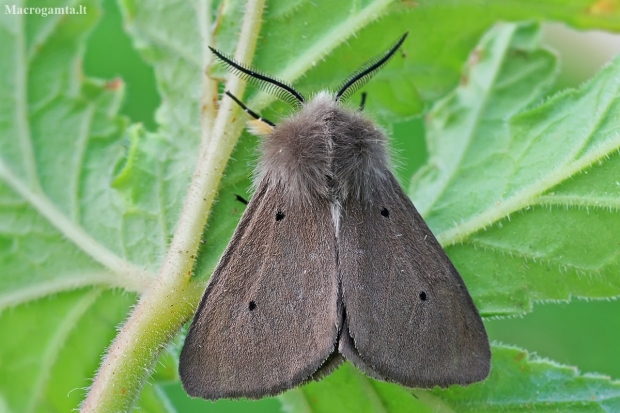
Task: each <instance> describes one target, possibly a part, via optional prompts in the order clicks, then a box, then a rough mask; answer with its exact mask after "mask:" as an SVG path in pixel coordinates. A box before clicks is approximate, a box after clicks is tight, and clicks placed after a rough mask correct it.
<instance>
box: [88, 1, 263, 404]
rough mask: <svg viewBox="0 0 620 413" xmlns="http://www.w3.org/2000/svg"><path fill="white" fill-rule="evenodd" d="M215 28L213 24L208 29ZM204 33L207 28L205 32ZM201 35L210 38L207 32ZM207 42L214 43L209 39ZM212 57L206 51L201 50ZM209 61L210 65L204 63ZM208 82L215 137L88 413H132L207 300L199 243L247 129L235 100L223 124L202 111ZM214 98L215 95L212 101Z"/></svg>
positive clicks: (257, 12)
mask: <svg viewBox="0 0 620 413" xmlns="http://www.w3.org/2000/svg"><path fill="white" fill-rule="evenodd" d="M264 3H265V0H249V1H248V3H247V5H246V11H245V16H244V20H243V25H242V28H241V35H240V38H239V42H238V44H237V50H236V52H235V59H236V60H237V61H241V62H248V61H251V60H252V57H253V55H254V49H255V46H256V39H257V38H258V33H259V30H260V24H261V20H262V14H263V8H264ZM210 11H211V6H210V4H208V0H205V4H204V5H201V6H199V7H198V12H199V13H204V14H205V15H203V16H200V17H199V21H200V24H208V23H209V20H210V17H209V14H208V13H210ZM207 27H209V28H210V24H209V25H208V26H207ZM203 29H204V28H203ZM202 33H206V30H203V31H202ZM202 41H204V42H208V41H210V35H207V36H203V39H202ZM203 50H205V52H206V50H207V49H206V47H205V48H203ZM204 61H210V60H208V58H206V57H203V62H204ZM212 86H213V85H212V84H210V83H209V81H208V80H207V81H204V80H203V85H202V91H203V93H204V94H205V96H203V97H202V99H201V102H202V103H203V107H202V108H201V115H202V116H203V118H202V120H201V127H202V128H206V127H210V126H211V125H213V129H212V130H211V133H209V132H208V131H204V130H203V131H202V133H201V144H200V150H199V155H198V160H197V165H196V170H195V171H194V175H193V178H192V182H191V184H190V187H189V190H188V193H187V197H186V199H185V203H184V206H183V210H182V212H181V216H180V218H179V222H178V224H177V229H176V231H175V234H174V238H173V239H172V243H171V245H170V248H169V249H168V253H167V255H166V258H165V260H164V263H163V265H162V268H161V270H160V273H159V275H158V277H157V279H155V280H154V281H153V283H152V284H151V285H150V286H149V288H148V289H147V291H146V292H145V293H144V294H143V295H142V297H140V300H139V302H138V304H137V305H136V307H135V309H134V311H133V312H132V314H131V315H130V316H129V318H128V320H127V321H126V323H125V325H124V326H123V327H122V329H121V331H120V332H119V334H118V335H117V336H116V338H115V340H114V342H113V343H112V345H111V347H110V349H109V351H108V353H107V354H106V356H105V358H104V360H103V362H102V364H101V367H100V369H99V372H98V373H97V376H96V377H95V381H94V383H93V386H92V387H91V389H90V391H89V393H88V395H87V397H86V400H85V401H84V403H83V404H82V407H81V411H82V412H129V411H131V410H132V407H133V405H134V404H135V402H136V400H137V399H138V396H139V394H140V390H141V389H142V385H143V383H144V382H145V381H146V380H147V379H148V376H149V374H150V372H151V371H152V369H153V366H154V365H155V362H156V361H157V358H158V356H159V354H160V352H161V350H162V349H163V348H164V347H165V346H166V345H167V344H168V342H169V341H170V340H171V339H172V338H173V337H174V335H175V334H176V333H177V331H178V330H179V328H180V327H181V326H182V325H183V323H185V321H187V319H188V318H189V317H191V316H192V314H193V312H194V310H195V308H196V305H197V303H198V300H199V299H200V296H201V295H202V290H203V285H202V284H200V283H192V282H190V281H191V272H192V267H193V264H194V258H195V256H196V253H197V250H198V246H199V242H200V238H201V236H202V233H203V230H204V226H205V224H206V222H207V218H208V216H209V212H210V210H211V206H212V205H213V201H214V199H215V195H216V193H217V188H218V185H219V182H220V179H221V177H222V174H223V172H224V168H225V166H226V163H227V161H228V158H229V157H230V154H231V152H232V150H233V148H234V146H235V144H236V142H237V139H238V138H239V135H240V134H241V129H242V127H243V125H242V123H241V122H240V121H239V120H238V119H237V120H236V121H233V109H235V110H237V109H238V108H236V107H234V106H232V102H231V101H230V99H224V101H223V102H222V103H221V105H220V109H219V111H218V113H217V117H216V118H215V120H214V121H212V119H213V118H212V115H213V114H214V108H208V107H206V108H205V107H204V104H205V103H207V104H208V102H214V101H215V100H216V99H217V96H216V93H217V88H214V87H212ZM227 87H228V90H230V91H232V93H234V94H235V95H237V96H241V95H242V94H243V90H244V87H245V83H244V82H242V81H241V80H239V79H238V78H237V77H232V78H231V80H230V81H229V82H228V84H227ZM207 94H209V95H210V96H207Z"/></svg>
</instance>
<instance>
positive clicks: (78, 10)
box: [4, 4, 86, 17]
mask: <svg viewBox="0 0 620 413" xmlns="http://www.w3.org/2000/svg"><path fill="white" fill-rule="evenodd" d="M4 14H38V15H40V16H41V17H47V16H49V15H54V14H86V6H83V5H79V6H76V7H71V6H65V7H19V6H16V5H15V4H13V5H8V4H5V5H4Z"/></svg>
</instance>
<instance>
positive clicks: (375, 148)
mask: <svg viewBox="0 0 620 413" xmlns="http://www.w3.org/2000/svg"><path fill="white" fill-rule="evenodd" d="M405 37H406V34H405V35H404V36H403V37H402V38H401V39H400V40H399V41H398V42H397V43H396V45H394V47H392V48H391V49H390V50H388V51H387V52H385V53H383V54H381V55H379V56H377V57H376V58H374V59H372V60H370V61H369V62H367V63H366V64H364V65H363V66H362V67H361V68H360V69H358V71H356V72H355V73H354V74H353V75H351V77H349V78H348V79H347V80H346V81H345V82H344V84H343V85H342V87H341V88H340V89H339V92H337V93H336V94H332V93H328V92H321V93H319V94H318V95H316V97H314V98H313V99H312V100H310V101H306V99H305V98H304V97H303V96H302V95H301V94H300V93H299V92H297V91H296V90H295V89H293V88H292V87H291V86H290V85H288V84H286V83H284V82H282V81H279V80H276V79H272V78H270V77H268V76H265V75H263V74H261V73H259V72H257V71H255V70H252V69H250V68H247V67H245V66H242V65H240V64H239V63H236V62H234V61H233V60H231V59H229V58H227V57H225V56H223V55H222V54H221V53H219V52H217V51H215V50H213V49H212V50H213V52H214V53H215V54H216V55H217V56H218V58H220V59H221V60H222V61H223V62H224V63H225V64H227V65H228V66H229V68H230V69H232V71H233V72H235V73H237V74H240V75H241V76H244V77H246V78H249V80H251V81H252V80H253V81H255V82H257V83H259V84H260V85H262V86H264V87H265V88H266V89H267V90H269V91H271V92H273V93H275V94H276V95H277V96H278V97H280V98H282V99H284V100H286V101H288V102H291V103H293V104H297V105H298V106H300V110H299V111H298V112H297V113H296V114H294V115H292V116H290V117H289V118H287V119H284V120H283V121H282V122H281V123H279V124H278V125H277V126H276V125H274V124H273V123H271V122H269V121H266V120H264V119H261V118H260V117H258V116H257V115H256V114H255V113H253V112H252V111H250V110H249V109H247V108H246V107H245V106H243V104H242V103H241V102H239V101H238V100H237V99H236V98H235V97H234V96H232V95H231V94H229V93H227V95H228V96H230V97H231V98H233V99H235V101H237V103H239V104H240V105H241V106H242V107H243V108H244V109H245V110H246V111H247V112H248V113H250V114H251V115H252V116H254V117H255V118H256V120H255V121H253V122H254V126H255V127H254V130H257V131H258V132H259V134H260V135H261V137H262V147H261V154H262V155H261V157H260V161H259V165H258V168H257V172H256V177H255V187H256V191H255V193H254V196H253V197H252V200H251V201H250V202H249V204H248V206H247V209H246V211H245V213H244V214H243V217H242V218H241V221H240V222H239V226H238V227H237V229H236V231H235V233H234V235H233V237H232V240H231V241H230V244H229V245H228V247H227V248H226V251H225V252H224V255H223V256H222V258H221V259H220V262H219V264H218V265H217V267H216V269H215V271H214V273H213V276H212V277H211V280H210V281H209V284H208V286H207V289H206V291H205V293H204V296H203V297H202V301H201V302H200V306H199V307H198V310H197V311H196V315H195V317H194V320H193V322H192V325H191V327H190V329H189V332H188V334H187V338H186V340H185V345H184V347H183V350H182V352H181V358H180V365H179V373H180V377H181V381H182V383H183V387H184V388H185V390H186V391H187V393H188V394H190V395H191V396H198V397H202V398H205V399H212V400H214V399H218V398H222V397H229V398H237V397H248V398H260V397H263V396H268V395H275V394H278V393H281V392H282V391H285V390H287V389H290V388H292V387H295V386H297V385H299V384H302V383H304V382H306V381H308V380H310V379H316V378H320V377H322V376H323V375H325V374H328V373H330V372H331V371H332V370H333V369H334V368H336V367H337V366H338V364H340V363H341V362H342V361H343V359H347V360H349V361H350V362H351V363H353V365H355V366H356V367H358V368H359V369H360V370H362V371H363V372H364V373H366V374H367V375H369V376H371V377H374V378H377V379H380V380H385V381H391V382H396V383H400V384H402V385H404V386H409V387H425V388H429V387H433V386H436V385H437V386H442V387H446V386H449V385H451V384H461V385H466V384H469V383H473V382H477V381H480V380H483V379H484V378H485V377H487V375H488V373H489V369H490V360H491V352H490V348H489V342H488V338H487V334H486V332H485V329H484V326H483V324H482V321H481V319H480V316H479V315H478V311H477V309H476V307H475V306H474V303H473V301H472V299H471V297H470V295H469V293H468V292H467V288H466V287H465V284H464V283H463V280H462V279H461V277H460V276H459V274H458V272H457V271H456V269H455V268H454V266H453V265H452V263H451V262H450V259H449V258H448V257H447V255H446V254H445V252H444V251H443V249H442V248H441V246H440V245H439V243H438V242H437V240H436V239H435V237H434V236H433V234H432V232H431V231H430V230H429V229H428V227H427V225H426V223H425V222H424V220H423V219H422V217H421V216H420V215H419V214H418V212H417V211H416V209H415V207H414V206H413V204H412V203H411V200H410V199H409V198H408V197H407V196H406V195H405V193H404V192H403V190H402V188H401V187H400V185H399V184H398V182H397V181H396V179H395V178H394V175H393V174H392V172H391V171H390V160H389V156H388V149H387V137H386V135H385V133H384V132H383V131H382V130H381V129H380V128H379V127H378V126H376V125H375V124H374V123H373V122H372V121H371V120H369V119H368V118H367V117H366V116H365V115H364V114H363V113H362V112H361V110H352V109H349V108H347V107H345V106H343V105H342V104H341V101H343V100H345V99H346V98H347V97H349V96H350V95H351V94H353V93H354V92H355V91H356V90H357V89H359V88H360V87H361V86H362V85H363V84H365V83H366V82H367V81H368V80H369V79H370V78H371V77H372V76H373V75H374V74H375V73H376V72H377V71H378V70H379V69H380V68H381V67H383V66H384V65H385V64H386V63H387V62H388V60H389V59H390V58H391V57H392V56H393V55H394V53H395V52H396V50H397V49H398V48H399V47H400V45H401V44H402V43H403V41H404V40H405Z"/></svg>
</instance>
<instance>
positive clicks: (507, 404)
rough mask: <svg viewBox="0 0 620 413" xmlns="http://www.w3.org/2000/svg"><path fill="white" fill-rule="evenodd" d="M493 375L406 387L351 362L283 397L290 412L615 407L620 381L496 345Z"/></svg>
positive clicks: (619, 400)
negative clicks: (468, 381)
mask: <svg viewBox="0 0 620 413" xmlns="http://www.w3.org/2000/svg"><path fill="white" fill-rule="evenodd" d="M492 349H493V368H492V370H491V374H490V376H489V378H487V379H486V380H485V381H484V382H482V383H476V384H473V385H470V386H468V387H462V386H451V387H450V388H448V389H440V388H435V389H433V390H420V389H405V388H403V387H400V386H398V385H395V384H390V383H384V382H380V381H377V380H373V379H370V378H368V377H366V376H364V375H363V374H362V373H360V372H359V371H358V370H357V369H355V368H354V367H353V366H351V365H350V364H349V363H346V364H345V365H343V366H342V367H340V368H339V369H338V370H337V371H336V372H334V373H333V374H332V375H330V376H329V377H327V378H326V379H324V380H323V381H320V382H314V383H311V384H308V385H306V386H304V387H301V388H298V389H294V390H291V391H289V392H287V393H285V394H284V395H282V396H280V399H281V400H282V404H283V410H284V411H286V412H312V413H321V412H334V411H338V412H342V413H346V412H390V413H392V412H411V411H415V412H435V413H443V412H446V413H448V412H463V413H466V412H497V411H501V412H525V411H531V410H535V411H537V412H538V411H542V412H560V411H561V412H613V411H616V410H617V409H618V408H620V382H619V381H612V380H610V379H609V377H605V376H601V375H596V374H581V373H579V371H578V370H577V369H576V368H574V367H568V366H563V365H560V364H557V363H554V362H552V361H549V360H545V359H540V358H537V357H535V356H531V355H530V354H528V352H527V351H525V350H522V349H519V348H516V347H509V346H503V345H497V344H496V345H493V347H492Z"/></svg>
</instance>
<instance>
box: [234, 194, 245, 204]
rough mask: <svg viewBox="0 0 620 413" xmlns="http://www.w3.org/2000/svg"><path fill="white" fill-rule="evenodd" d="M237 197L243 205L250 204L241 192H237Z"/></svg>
mask: <svg viewBox="0 0 620 413" xmlns="http://www.w3.org/2000/svg"><path fill="white" fill-rule="evenodd" d="M235 198H236V199H237V201H239V202H241V203H242V204H243V205H247V204H248V200H247V199H245V198H244V197H242V196H241V195H239V194H235Z"/></svg>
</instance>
